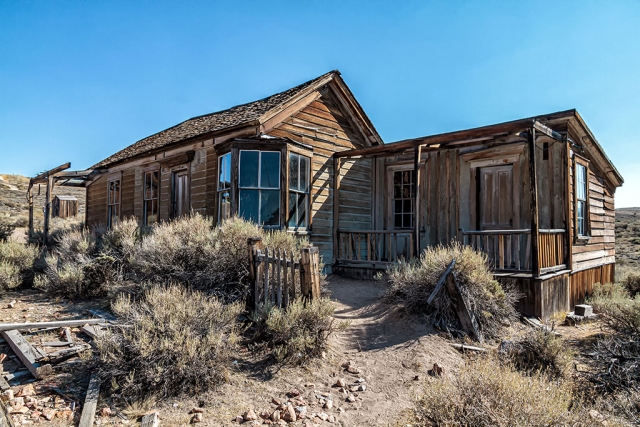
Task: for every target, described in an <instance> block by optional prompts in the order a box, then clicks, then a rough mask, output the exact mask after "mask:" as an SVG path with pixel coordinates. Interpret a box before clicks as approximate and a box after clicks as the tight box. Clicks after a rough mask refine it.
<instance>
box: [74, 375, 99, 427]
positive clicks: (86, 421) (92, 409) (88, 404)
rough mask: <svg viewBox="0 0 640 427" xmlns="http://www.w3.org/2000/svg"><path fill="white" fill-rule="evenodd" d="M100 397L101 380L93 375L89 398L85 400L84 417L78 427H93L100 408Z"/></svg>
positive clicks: (90, 381)
mask: <svg viewBox="0 0 640 427" xmlns="http://www.w3.org/2000/svg"><path fill="white" fill-rule="evenodd" d="M98 396H100V379H99V378H98V376H97V375H96V374H93V375H91V379H90V380H89V387H88V388H87V397H85V399H84V407H83V408H82V416H81V417H80V424H78V427H92V426H93V422H94V421H95V418H96V407H97V406H98Z"/></svg>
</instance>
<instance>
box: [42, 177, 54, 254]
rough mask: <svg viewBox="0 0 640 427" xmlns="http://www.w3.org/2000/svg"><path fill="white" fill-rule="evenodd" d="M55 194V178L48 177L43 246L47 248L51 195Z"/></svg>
mask: <svg viewBox="0 0 640 427" xmlns="http://www.w3.org/2000/svg"><path fill="white" fill-rule="evenodd" d="M52 192H53V176H51V175H49V176H47V196H46V197H47V198H46V200H45V203H44V236H43V238H42V241H43V242H42V244H43V245H44V246H47V244H48V243H49V219H50V217H51V193H52Z"/></svg>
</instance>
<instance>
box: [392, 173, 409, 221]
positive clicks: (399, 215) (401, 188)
mask: <svg viewBox="0 0 640 427" xmlns="http://www.w3.org/2000/svg"><path fill="white" fill-rule="evenodd" d="M413 175H414V171H413V170H400V171H394V172H393V227H394V228H395V229H402V228H412V227H413V205H414V199H413Z"/></svg>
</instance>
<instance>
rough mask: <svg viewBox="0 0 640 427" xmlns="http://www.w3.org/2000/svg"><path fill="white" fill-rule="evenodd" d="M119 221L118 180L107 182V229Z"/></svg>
mask: <svg viewBox="0 0 640 427" xmlns="http://www.w3.org/2000/svg"><path fill="white" fill-rule="evenodd" d="M119 219H120V180H119V179H113V180H111V181H109V183H108V187H107V227H109V228H111V227H113V226H114V225H116V224H117V223H118V220H119Z"/></svg>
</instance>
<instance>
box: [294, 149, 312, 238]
mask: <svg viewBox="0 0 640 427" xmlns="http://www.w3.org/2000/svg"><path fill="white" fill-rule="evenodd" d="M309 164H310V162H309V158H308V157H304V156H301V155H299V154H295V153H290V154H289V228H293V229H301V228H307V227H308V224H309V218H308V217H309Z"/></svg>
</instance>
